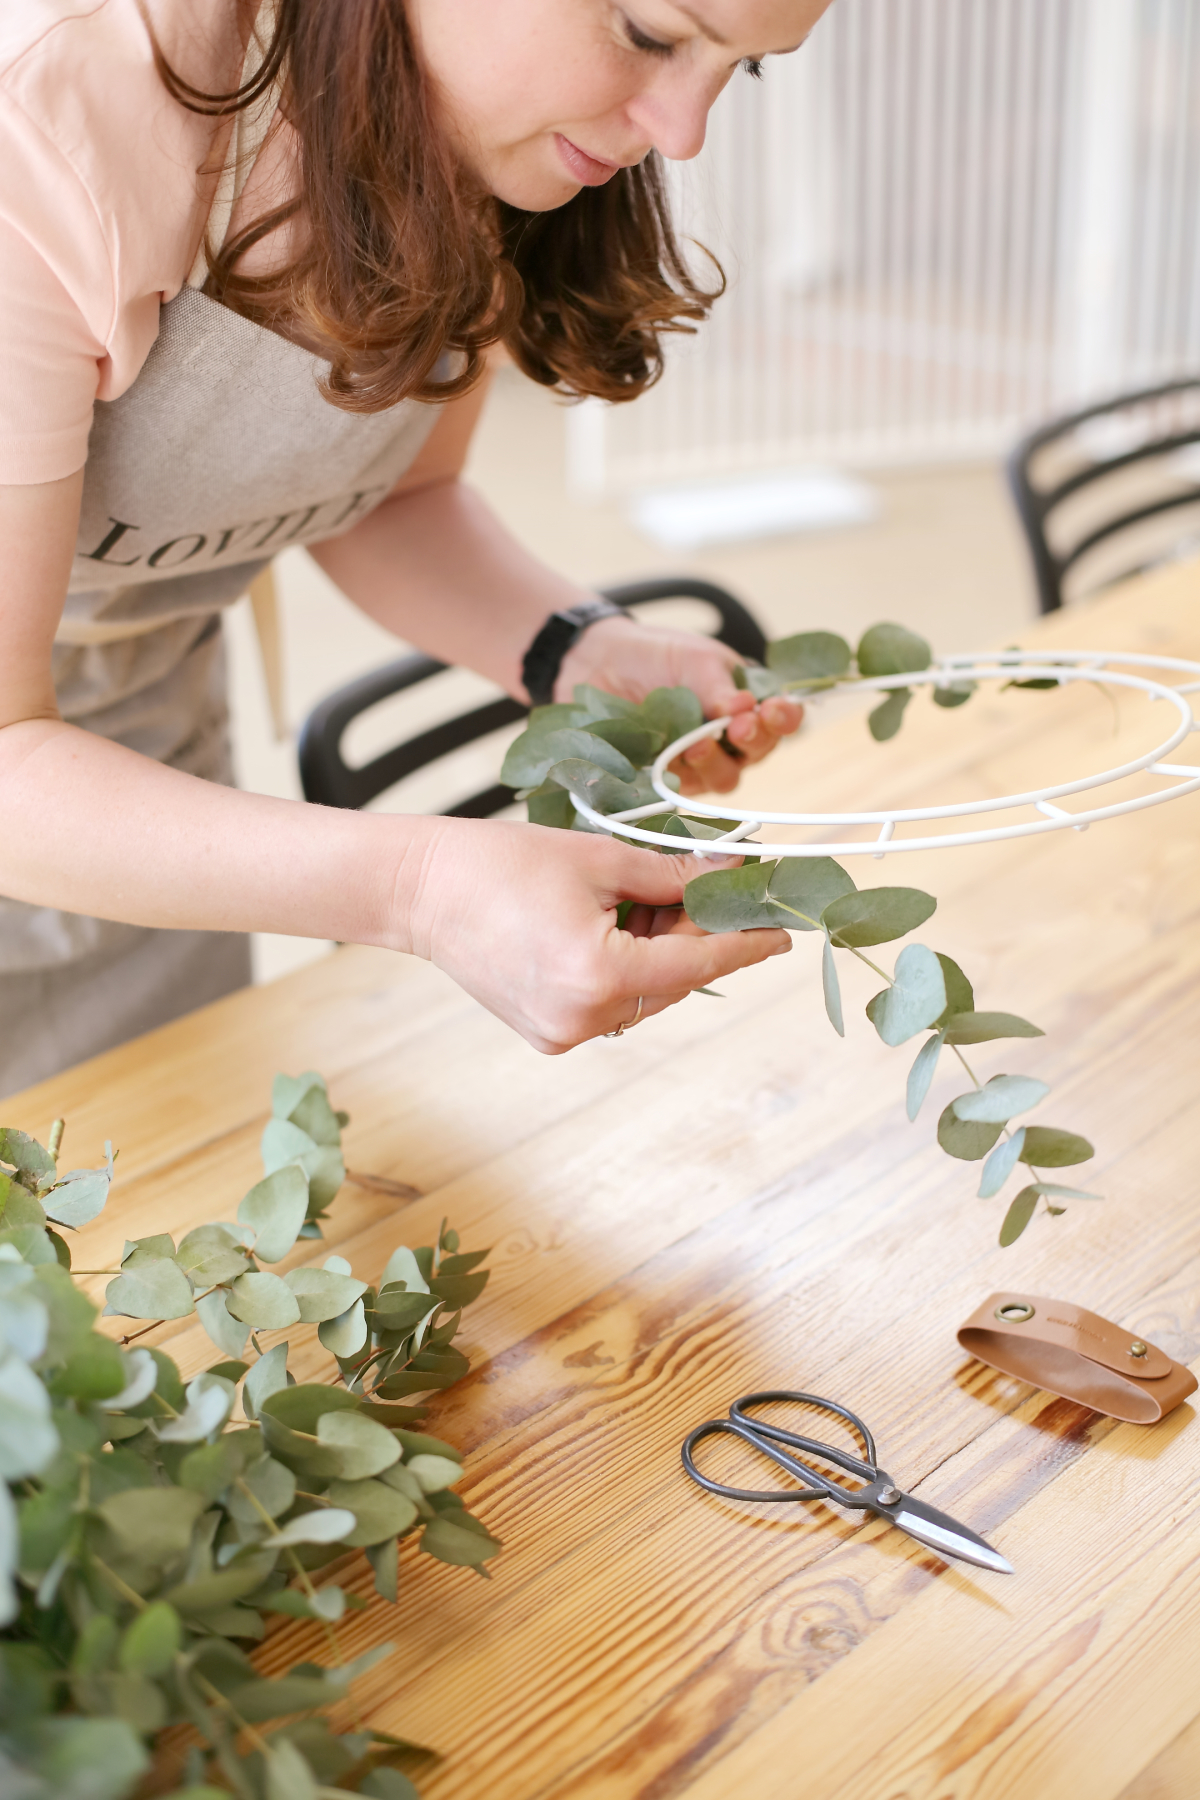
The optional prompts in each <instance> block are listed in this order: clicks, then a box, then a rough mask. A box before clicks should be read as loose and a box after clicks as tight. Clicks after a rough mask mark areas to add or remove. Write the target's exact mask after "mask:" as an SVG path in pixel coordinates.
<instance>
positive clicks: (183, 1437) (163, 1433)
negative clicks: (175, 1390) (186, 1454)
mask: <svg viewBox="0 0 1200 1800" xmlns="http://www.w3.org/2000/svg"><path fill="white" fill-rule="evenodd" d="M236 1399H237V1389H236V1388H235V1387H234V1385H233V1383H232V1381H226V1380H225V1378H224V1377H223V1376H221V1375H210V1374H209V1373H208V1372H207V1370H206V1371H205V1373H204V1374H202V1375H197V1376H196V1377H195V1378H194V1380H192V1381H189V1382H188V1385H187V1407H186V1409H185V1410H184V1411H183V1412H182V1413H181V1414H180V1416H179V1417H178V1418H177V1419H169V1420H168V1421H167V1422H166V1424H165V1425H158V1426H156V1427H155V1429H156V1431H157V1432H158V1435H159V1437H160V1439H161V1440H162V1442H163V1443H164V1444H196V1443H199V1442H200V1440H201V1439H202V1438H208V1437H211V1436H212V1435H213V1433H214V1432H215V1431H219V1430H220V1429H221V1426H222V1425H223V1424H224V1423H225V1421H226V1419H227V1418H228V1417H229V1415H230V1413H231V1412H232V1411H233V1403H234V1401H235V1400H236Z"/></svg>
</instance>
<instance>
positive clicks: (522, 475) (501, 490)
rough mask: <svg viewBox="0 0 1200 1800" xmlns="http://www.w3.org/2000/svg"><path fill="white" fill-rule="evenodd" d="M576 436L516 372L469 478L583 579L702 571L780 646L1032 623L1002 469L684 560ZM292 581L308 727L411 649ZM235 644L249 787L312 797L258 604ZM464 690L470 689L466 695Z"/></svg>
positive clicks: (391, 716)
mask: <svg viewBox="0 0 1200 1800" xmlns="http://www.w3.org/2000/svg"><path fill="white" fill-rule="evenodd" d="M564 436H565V416H564V408H563V407H562V406H561V404H559V403H557V402H556V401H555V400H554V399H553V398H552V397H551V396H550V395H548V394H546V393H545V392H544V391H543V390H541V389H538V388H536V387H534V386H533V385H532V384H531V383H529V382H527V381H525V380H524V379H523V378H521V377H520V376H519V375H517V374H516V372H515V371H512V370H505V371H503V372H502V374H501V376H500V379H499V380H498V382H497V384H496V388H495V390H494V392H493V395H492V397H491V399H490V400H489V403H488V408H487V411H486V413H485V416H484V419H483V422H482V425H481V427H480V430H479V432H478V434H477V438H476V442H475V445H474V447H473V450H472V455H471V461H470V466H469V471H468V473H469V476H470V478H471V480H472V481H474V482H475V483H476V485H477V486H478V487H479V488H480V489H481V490H482V491H483V493H484V494H485V495H486V496H487V498H488V499H489V501H490V502H491V504H492V505H493V506H494V507H495V508H496V510H497V512H498V513H499V514H500V516H501V517H502V518H503V519H504V520H505V521H506V523H507V524H508V525H509V526H510V528H511V529H512V530H513V531H514V532H515V533H516V534H517V536H518V537H519V538H521V539H522V541H523V542H524V543H526V544H527V545H528V546H529V547H530V548H531V549H533V550H534V551H536V553H537V554H538V555H540V556H542V557H544V558H545V560H546V561H547V562H549V563H551V564H553V565H554V566H555V567H557V568H559V569H561V570H563V571H564V572H565V573H566V574H569V575H571V576H572V577H574V578H576V579H578V580H580V581H582V582H585V583H588V584H600V583H604V582H609V581H615V580H621V579H627V578H629V577H631V576H635V575H639V574H651V573H654V572H655V571H666V570H674V569H680V568H687V569H689V570H691V571H693V572H695V573H698V574H704V575H709V576H711V577H712V578H713V579H714V580H717V581H720V582H722V583H724V584H725V585H726V586H728V587H730V588H731V589H732V590H733V591H734V592H735V593H737V594H739V595H740V596H741V597H742V598H743V599H745V600H746V601H747V602H748V603H749V605H750V606H751V607H752V608H753V609H754V610H755V612H756V613H757V614H758V615H759V617H760V618H761V619H762V620H763V623H764V626H765V627H766V629H767V632H768V634H769V635H771V636H780V635H782V634H783V633H785V632H788V631H797V630H802V629H805V628H807V627H818V626H820V627H826V628H829V629H833V630H837V631H841V632H842V633H843V634H844V635H846V636H848V637H851V638H853V637H854V636H855V635H856V634H857V633H858V632H859V631H861V630H862V629H863V628H864V627H865V626H867V625H869V624H871V623H873V622H874V621H875V620H877V619H888V618H890V619H897V620H900V621H901V622H902V623H904V624H906V625H910V626H912V627H913V628H914V629H915V630H917V631H920V632H922V633H923V634H924V635H925V636H926V637H928V638H929V639H930V641H931V642H932V643H933V644H934V645H935V646H936V647H938V648H941V649H969V648H973V647H975V646H982V645H985V644H990V643H994V642H997V641H999V640H1005V639H1007V638H1009V637H1011V636H1013V635H1014V634H1018V633H1019V632H1020V630H1021V628H1022V626H1023V625H1024V624H1025V623H1026V622H1027V621H1028V620H1029V619H1030V618H1031V617H1032V616H1033V612H1034V600H1033V593H1032V587H1031V582H1030V577H1029V572H1028V569H1027V567H1026V563H1025V557H1024V549H1023V546H1022V543H1021V541H1020V538H1019V536H1018V532H1017V528H1016V524H1015V521H1014V518H1013V515H1012V513H1011V509H1010V507H1009V503H1008V500H1007V497H1006V495H1005V493H1004V488H1003V483H1002V479H1001V475H1000V472H999V470H998V469H997V468H996V467H995V466H993V465H990V464H972V465H967V466H962V467H954V468H949V469H938V470H927V469H921V470H911V471H901V472H897V471H895V470H889V471H888V472H887V473H885V474H881V475H878V476H875V477H870V479H872V481H873V483H874V485H875V486H876V487H877V489H878V493H879V497H880V512H879V517H878V519H877V521H876V522H875V523H873V524H870V525H865V526H856V527H853V528H851V529H848V530H839V531H830V532H822V533H809V534H805V535H800V536H793V537H785V538H776V539H773V540H771V541H762V542H758V543H754V544H748V545H747V544H743V545H737V546H730V547H725V548H720V549H709V550H706V551H703V552H697V553H693V554H691V555H689V556H687V557H681V556H680V554H679V553H678V552H673V551H666V550H663V549H661V548H660V547H658V546H657V545H655V544H652V543H650V542H648V541H647V540H646V539H645V538H643V537H642V536H640V535H639V533H637V532H636V531H635V530H634V529H633V528H632V527H631V526H630V525H629V523H628V522H627V521H626V519H625V517H624V515H623V512H622V509H621V508H620V506H619V505H617V504H607V503H606V504H595V503H592V502H586V501H582V500H579V499H576V498H574V497H573V496H572V495H571V494H569V493H568V491H567V488H566V485H565V452H564ZM277 574H278V577H279V581H280V591H281V596H282V599H283V610H284V643H285V669H286V692H287V712H288V718H289V721H290V722H291V724H292V726H293V728H295V726H297V725H298V724H299V722H300V721H301V720H302V719H303V718H304V716H305V714H306V713H307V711H308V709H309V708H310V707H311V706H312V705H313V703H314V702H315V701H316V700H317V699H319V698H320V697H321V695H323V694H325V693H328V692H329V691H330V690H331V689H332V688H334V687H336V686H338V685H339V684H340V683H341V682H343V681H346V680H348V679H349V678H350V677H351V676H353V675H356V674H359V673H360V672H362V671H363V670H365V669H369V668H372V667H374V666H376V665H377V664H378V663H380V662H383V661H386V660H387V659H388V658H390V657H393V656H395V655H396V654H398V651H399V646H398V645H397V643H396V641H395V640H394V639H393V638H390V637H389V636H387V634H386V633H384V632H383V631H381V630H380V629H379V627H378V626H376V625H374V624H372V623H371V622H370V621H369V620H367V619H365V618H363V616H362V615H361V614H360V613H358V612H356V611H355V609H354V608H353V607H352V606H351V605H349V603H348V602H347V601H346V600H345V599H343V597H342V596H341V595H340V594H339V593H338V592H337V590H336V589H335V588H334V587H333V586H332V585H331V584H330V583H329V582H328V581H326V579H325V578H324V576H323V575H321V573H320V572H319V571H318V570H317V569H316V568H315V566H314V565H313V564H312V563H311V562H310V561H309V559H308V557H307V556H306V555H305V554H304V552H303V551H300V550H294V551H289V552H287V553H286V554H285V555H284V556H283V557H282V558H281V559H280V561H279V563H278V564H277ZM229 642H230V654H231V669H232V695H233V713H234V737H235V746H236V751H237V758H238V767H239V773H240V779H241V781H242V783H243V785H244V786H246V787H249V788H253V789H255V790H257V791H258V792H260V793H269V794H279V795H286V796H298V795H299V785H298V781H297V776H296V762H295V748H294V743H292V742H290V741H289V742H285V743H276V742H275V741H274V738H273V734H272V731H271V726H270V721H269V716H268V711H267V705H266V697H265V692H264V687H263V681H262V672H261V666H260V663H259V660H258V653H257V646H256V643H255V640H254V636H253V630H252V625H251V621H250V617H249V609H248V607H247V605H246V603H245V602H243V603H242V604H241V605H240V606H239V607H237V608H236V609H235V611H234V613H233V615H232V616H231V618H230V620H229ZM459 685H460V687H462V688H463V690H464V691H465V684H464V683H462V682H460V684H459ZM403 704H404V703H397V705H396V706H393V707H392V708H391V709H390V711H385V709H382V708H381V709H380V716H379V718H378V719H376V720H374V721H373V722H372V726H364V730H363V733H362V734H361V739H362V741H361V747H360V751H359V753H360V754H368V753H369V751H370V749H371V747H372V743H373V738H372V727H373V734H374V739H375V740H377V739H378V738H379V736H380V735H381V734H382V735H383V736H384V737H386V734H387V732H388V731H389V730H390V729H392V728H393V726H396V729H397V735H399V728H398V722H397V716H396V715H397V712H398V708H399V706H400V705H403ZM409 705H410V706H411V701H410V702H409ZM474 756H475V761H476V767H477V768H478V769H479V770H480V771H481V772H482V773H484V774H485V775H486V776H487V777H488V778H490V768H489V764H490V767H495V766H496V759H497V756H498V752H497V750H496V748H495V747H494V746H489V747H488V749H487V750H485V751H482V752H479V751H477V752H475V753H474ZM481 758H482V761H481V760H480V759H481ZM468 778H469V777H468ZM397 799H398V803H399V804H402V805H404V806H406V807H411V808H413V809H414V810H415V809H425V808H430V809H432V808H433V807H435V806H436V804H437V801H436V796H435V795H434V793H433V791H432V789H431V788H430V787H429V785H428V783H427V782H424V781H423V778H417V779H416V781H415V782H414V783H413V784H411V785H410V787H409V788H408V789H407V790H406V791H404V792H403V793H401V794H399V795H398V797H397ZM326 948H327V946H325V945H324V944H321V943H315V942H311V941H306V940H299V939H289V938H262V939H259V940H258V941H257V943H256V947H255V967H256V974H257V978H258V979H259V980H265V979H270V978H271V977H273V976H275V975H278V974H281V973H283V972H285V971H286V970H287V969H290V968H294V967H297V966H299V965H300V964H301V963H303V962H306V961H310V960H312V959H313V958H314V957H316V956H319V955H322V954H324V952H325V950H326Z"/></svg>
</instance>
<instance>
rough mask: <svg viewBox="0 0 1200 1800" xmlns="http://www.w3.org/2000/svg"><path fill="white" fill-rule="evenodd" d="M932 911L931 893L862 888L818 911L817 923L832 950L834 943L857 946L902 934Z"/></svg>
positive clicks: (917, 889) (901, 935)
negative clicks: (821, 911) (822, 910)
mask: <svg viewBox="0 0 1200 1800" xmlns="http://www.w3.org/2000/svg"><path fill="white" fill-rule="evenodd" d="M936 910H937V901H936V900H935V899H934V897H933V895H932V894H926V893H922V891H921V889H920V888H903V887H877V888H862V889H859V890H858V891H857V892H856V893H853V894H844V895H843V896H842V897H841V898H840V899H838V900H834V901H832V902H831V904H830V905H828V906H827V907H826V908H825V910H824V912H823V913H822V914H821V923H822V925H824V927H825V929H826V931H828V933H829V935H830V937H831V938H832V939H833V940H834V948H835V949H836V948H837V947H838V945H845V946H846V948H848V949H850V948H856V949H861V948H863V947H864V946H866V945H868V944H885V943H888V942H890V940H891V939H893V938H900V937H905V936H906V935H907V934H908V932H910V931H915V930H916V928H917V926H918V925H923V924H924V923H925V921H926V919H928V918H929V917H930V916H931V915H932V914H933V913H934V912H935V911H936Z"/></svg>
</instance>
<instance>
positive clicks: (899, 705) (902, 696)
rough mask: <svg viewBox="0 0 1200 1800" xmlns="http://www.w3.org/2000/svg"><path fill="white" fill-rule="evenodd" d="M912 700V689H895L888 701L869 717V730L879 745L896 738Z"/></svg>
mask: <svg viewBox="0 0 1200 1800" xmlns="http://www.w3.org/2000/svg"><path fill="white" fill-rule="evenodd" d="M911 699H912V689H911V688H906V687H902V688H893V689H892V691H891V693H890V694H889V695H888V696H887V698H886V700H883V701H881V702H880V704H879V705H878V706H877V707H875V709H874V711H873V712H871V713H869V714H868V715H867V729H868V731H869V732H870V733H871V736H872V737H873V738H874V739H875V742H876V743H877V744H886V743H887V741H888V739H889V738H894V737H895V735H896V733H897V732H898V731H899V729H900V727H901V725H902V724H903V722H904V709H905V707H906V706H907V705H908V703H909V701H910V700H911Z"/></svg>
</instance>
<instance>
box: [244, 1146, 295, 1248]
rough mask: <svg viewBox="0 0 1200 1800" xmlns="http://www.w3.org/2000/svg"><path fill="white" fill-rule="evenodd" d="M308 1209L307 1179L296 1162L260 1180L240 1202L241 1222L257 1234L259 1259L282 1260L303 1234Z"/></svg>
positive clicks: (256, 1246)
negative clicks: (301, 1228) (301, 1229)
mask: <svg viewBox="0 0 1200 1800" xmlns="http://www.w3.org/2000/svg"><path fill="white" fill-rule="evenodd" d="M307 1211H308V1179H307V1177H306V1175H305V1174H304V1171H303V1170H302V1169H301V1168H298V1167H297V1166H296V1164H295V1163H288V1164H285V1166H284V1167H283V1168H281V1169H276V1170H275V1171H274V1172H273V1173H272V1174H270V1175H267V1176H266V1177H264V1179H263V1180H262V1181H259V1182H257V1183H256V1184H255V1185H254V1187H252V1188H251V1189H250V1192H249V1193H248V1194H247V1195H246V1196H245V1198H244V1199H243V1200H242V1202H241V1203H240V1205H239V1206H238V1210H237V1216H238V1223H239V1224H240V1225H248V1226H249V1227H250V1228H251V1230H252V1231H253V1232H254V1234H255V1242H254V1254H255V1255H256V1256H257V1257H258V1259H259V1261H260V1262H280V1261H282V1259H283V1258H284V1257H285V1256H286V1255H287V1253H288V1251H289V1250H290V1249H291V1248H292V1245H293V1244H294V1243H295V1242H296V1239H297V1237H298V1236H299V1234H300V1227H301V1226H302V1225H303V1223H304V1216H305V1213H306V1212H307Z"/></svg>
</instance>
